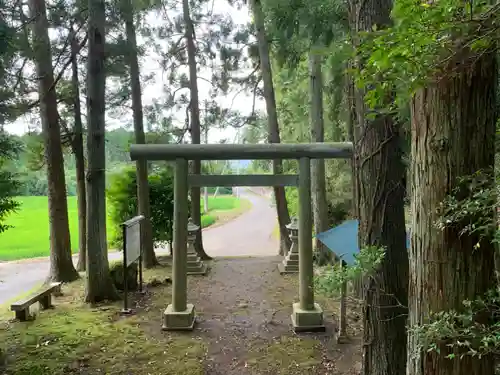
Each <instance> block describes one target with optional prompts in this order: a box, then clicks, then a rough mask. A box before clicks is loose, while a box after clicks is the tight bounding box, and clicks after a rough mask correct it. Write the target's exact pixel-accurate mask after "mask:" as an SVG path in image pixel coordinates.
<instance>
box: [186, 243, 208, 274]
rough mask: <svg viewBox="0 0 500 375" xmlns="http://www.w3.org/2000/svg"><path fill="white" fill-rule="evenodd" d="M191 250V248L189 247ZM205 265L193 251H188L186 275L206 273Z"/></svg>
mask: <svg viewBox="0 0 500 375" xmlns="http://www.w3.org/2000/svg"><path fill="white" fill-rule="evenodd" d="M189 250H191V249H189ZM207 272H208V267H207V265H206V264H205V263H204V262H203V261H202V260H201V259H200V257H199V256H198V254H196V252H195V251H188V255H187V274H188V275H206V274H207Z"/></svg>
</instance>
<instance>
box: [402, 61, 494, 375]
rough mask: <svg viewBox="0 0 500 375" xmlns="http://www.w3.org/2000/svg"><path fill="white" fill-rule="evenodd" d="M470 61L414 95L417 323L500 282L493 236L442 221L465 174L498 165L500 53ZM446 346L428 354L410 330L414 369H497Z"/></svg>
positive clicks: (456, 372) (413, 291) (442, 373)
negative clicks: (439, 224) (443, 206)
mask: <svg viewBox="0 0 500 375" xmlns="http://www.w3.org/2000/svg"><path fill="white" fill-rule="evenodd" d="M470 61H474V63H473V64H467V63H466V64H464V63H463V62H459V64H460V65H461V67H460V65H459V64H454V65H453V73H450V76H451V74H453V76H451V77H449V78H442V79H440V81H439V83H437V84H433V85H429V86H428V87H427V88H425V89H422V90H420V91H418V92H417V94H416V95H415V97H414V99H413V101H412V136H411V137H412V147H411V151H412V164H411V170H412V184H411V185H412V187H411V207H412V238H411V251H410V289H409V291H410V295H409V301H410V305H409V316H410V322H409V323H410V327H415V326H418V325H419V324H421V323H423V322H426V321H428V318H429V313H430V312H439V311H443V310H445V311H446V310H449V309H456V310H460V309H461V308H463V305H462V301H464V300H474V299H476V298H478V297H481V296H483V294H484V293H485V292H486V291H487V290H488V289H493V288H494V287H495V285H496V281H495V277H494V269H495V263H494V253H495V248H494V246H493V245H492V244H491V241H489V239H483V240H481V241H480V240H479V238H478V237H477V236H475V235H474V236H472V235H468V234H463V235H460V230H461V229H462V228H457V227H456V226H455V227H454V228H446V229H445V230H438V229H437V228H436V227H435V222H436V220H437V219H438V213H437V212H436V209H437V208H438V207H439V205H440V203H441V202H442V201H443V200H444V198H445V197H446V196H447V195H448V194H451V193H452V190H453V189H454V188H455V187H456V186H457V185H458V181H457V179H458V178H459V177H462V176H466V175H471V174H473V173H474V172H476V171H478V170H480V169H484V168H492V167H493V166H494V156H495V146H494V140H495V123H496V120H497V107H496V90H497V79H496V77H497V70H498V68H497V64H496V60H495V53H494V52H493V53H484V54H483V55H482V56H481V57H476V58H474V59H471V60H470ZM457 65H458V66H459V69H458V71H457ZM464 66H465V67H464ZM450 71H451V69H450ZM492 182H493V181H492ZM491 214H492V215H493V212H492V213H491ZM478 242H479V244H480V246H479V247H478V248H475V246H474V245H475V244H476V243H478ZM440 349H441V353H440V354H437V353H435V352H431V353H427V352H420V351H419V347H418V341H417V338H416V337H414V336H413V335H409V338H408V372H407V374H408V375H484V374H493V373H494V359H493V358H492V357H490V356H484V357H477V356H475V357H470V356H467V355H466V356H464V357H463V358H462V359H459V358H460V355H457V356H456V359H454V360H450V359H447V358H445V356H446V355H447V354H448V353H449V348H448V347H446V346H445V345H443V346H442V347H441V348H440Z"/></svg>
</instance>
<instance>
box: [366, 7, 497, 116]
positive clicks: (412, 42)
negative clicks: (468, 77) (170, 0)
mask: <svg viewBox="0 0 500 375" xmlns="http://www.w3.org/2000/svg"><path fill="white" fill-rule="evenodd" d="M497 7H498V5H497V4H495V5H490V4H489V3H488V2H484V1H482V2H474V3H472V2H463V1H458V0H444V1H434V2H427V1H421V2H419V1H412V0H397V1H395V3H394V8H393V11H392V19H393V21H394V23H393V26H392V27H390V28H386V29H382V30H377V28H374V30H373V31H372V32H369V33H361V34H360V35H359V39H360V40H359V43H358V45H359V49H358V54H359V55H358V58H359V59H360V60H361V61H363V68H362V69H361V71H360V72H358V75H357V85H358V86H359V87H362V88H369V90H368V92H367V94H366V97H365V100H366V103H367V104H368V105H369V106H370V107H372V108H377V109H378V110H381V111H386V110H388V111H393V110H396V109H397V108H398V107H402V106H403V105H404V103H407V102H408V99H409V98H410V97H411V95H412V94H413V93H414V92H415V90H416V89H418V88H420V87H422V86H423V85H425V84H426V83H428V82H430V81H438V80H440V79H443V78H444V77H446V76H450V75H452V74H453V73H454V72H455V71H456V69H457V64H459V66H460V69H467V68H468V67H469V66H473V65H474V62H475V61H476V60H477V58H479V57H480V56H481V55H482V54H484V53H485V52H486V51H488V50H490V49H491V48H492V47H493V46H494V45H495V42H496V40H497V33H496V32H494V31H495V30H496V23H497V22H498V20H497V17H498V12H497V11H495V10H497ZM394 91H395V92H396V93H397V100H396V101H394V103H393V105H391V106H390V107H388V108H387V107H386V106H385V104H386V101H387V95H389V94H390V93H391V92H394Z"/></svg>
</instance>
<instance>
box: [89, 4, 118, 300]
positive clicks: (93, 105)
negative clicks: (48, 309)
mask: <svg viewBox="0 0 500 375" xmlns="http://www.w3.org/2000/svg"><path fill="white" fill-rule="evenodd" d="M88 11H89V19H88V28H89V29H88V38H89V47H88V62H87V90H88V92H87V118H88V136H87V157H88V168H87V193H88V195H87V199H88V201H87V202H88V206H87V236H88V237H87V245H88V251H87V287H86V293H85V301H86V302H90V303H95V302H99V301H103V300H116V299H119V296H118V293H117V291H116V289H115V286H114V284H113V281H112V279H111V277H110V275H109V262H108V249H107V240H106V195H105V187H106V174H105V171H106V164H105V163H106V157H105V146H106V142H105V119H104V115H105V96H104V93H105V87H106V72H105V68H104V59H105V50H104V46H105V19H106V18H105V5H104V0H89V1H88Z"/></svg>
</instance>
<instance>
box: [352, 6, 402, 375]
mask: <svg viewBox="0 0 500 375" xmlns="http://www.w3.org/2000/svg"><path fill="white" fill-rule="evenodd" d="M391 9H392V1H391V0H383V1H378V0H368V1H354V2H353V3H352V4H351V9H350V11H351V14H354V15H356V17H352V18H356V19H357V22H354V23H353V24H352V31H353V35H354V38H355V39H354V43H355V45H357V43H358V40H357V36H358V35H359V33H361V32H370V31H372V30H374V29H375V28H376V29H381V28H383V27H387V26H389V24H390V12H391ZM362 64H363V62H362V61H358V66H357V68H358V69H362ZM364 94H365V92H364V90H357V91H356V92H355V100H356V105H355V107H356V119H355V122H354V129H353V130H354V148H355V149H354V164H355V170H356V175H355V178H356V179H357V182H356V187H357V189H358V191H357V192H356V202H355V204H356V205H357V211H358V213H359V224H360V227H359V228H360V229H359V243H360V245H361V246H377V247H383V248H385V257H384V259H383V261H382V263H381V265H380V266H379V268H378V269H377V271H376V273H375V274H374V275H373V276H370V277H368V278H367V279H366V280H365V285H364V290H363V292H364V307H363V315H364V316H363V318H364V319H363V322H364V338H363V341H364V344H363V374H364V375H394V374H404V373H405V372H406V311H407V310H406V306H407V305H408V255H407V249H406V229H405V216H404V194H405V189H404V185H403V180H404V176H405V168H404V164H403V159H402V156H403V155H402V148H401V146H402V138H401V129H400V128H401V126H400V124H399V123H398V122H397V121H396V120H395V119H394V118H393V117H392V116H391V115H387V114H380V113H379V114H376V115H375V116H374V117H372V116H368V108H367V107H366V105H365V103H364ZM389 100H390V98H389Z"/></svg>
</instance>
